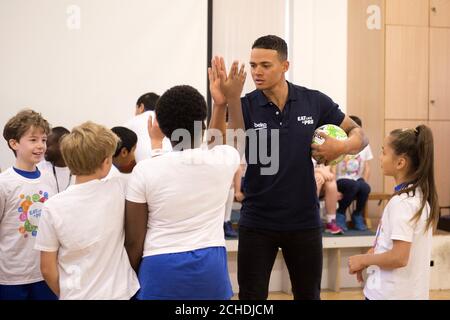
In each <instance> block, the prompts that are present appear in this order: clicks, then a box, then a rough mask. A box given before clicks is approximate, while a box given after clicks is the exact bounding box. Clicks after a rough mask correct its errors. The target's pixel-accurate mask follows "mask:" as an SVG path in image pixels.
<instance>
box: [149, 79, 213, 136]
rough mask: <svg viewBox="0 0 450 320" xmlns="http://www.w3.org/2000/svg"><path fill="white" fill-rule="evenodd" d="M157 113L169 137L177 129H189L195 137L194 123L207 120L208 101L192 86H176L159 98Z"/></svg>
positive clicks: (159, 121) (164, 131)
mask: <svg viewBox="0 0 450 320" xmlns="http://www.w3.org/2000/svg"><path fill="white" fill-rule="evenodd" d="M155 113H156V119H157V120H158V124H159V127H160V129H161V132H162V133H163V134H164V135H165V136H166V137H168V138H169V139H170V138H171V137H172V133H173V132H174V131H175V130H177V129H186V130H188V131H189V133H190V134H191V138H192V139H195V137H194V134H195V132H194V123H195V121H201V122H202V124H203V121H205V119H206V101H205V98H204V97H203V96H202V95H201V94H200V92H198V91H197V89H195V88H193V87H191V86H186V85H184V86H175V87H173V88H171V89H169V90H167V91H166V92H165V93H164V94H163V95H162V96H161V97H160V98H159V100H158V103H157V104H156V110H155ZM202 128H203V125H202ZM192 142H194V141H192Z"/></svg>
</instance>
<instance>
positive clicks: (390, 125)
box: [373, 120, 429, 193]
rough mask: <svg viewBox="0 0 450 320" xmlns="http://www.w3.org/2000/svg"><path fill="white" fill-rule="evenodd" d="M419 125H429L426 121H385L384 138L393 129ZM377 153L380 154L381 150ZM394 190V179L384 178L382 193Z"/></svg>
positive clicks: (412, 127) (411, 127) (410, 127)
mask: <svg viewBox="0 0 450 320" xmlns="http://www.w3.org/2000/svg"><path fill="white" fill-rule="evenodd" d="M421 124H424V125H427V126H428V125H429V124H428V121H403V120H387V121H386V122H385V126H384V132H385V136H388V135H389V133H391V131H393V130H395V129H414V128H416V127H417V126H419V125H421ZM379 152H381V150H380V151H379ZM373 154H374V155H375V150H373ZM378 154H379V153H378ZM374 162H375V161H374ZM378 164H380V161H378ZM394 188H395V181H394V178H393V177H384V192H386V193H393V192H394Z"/></svg>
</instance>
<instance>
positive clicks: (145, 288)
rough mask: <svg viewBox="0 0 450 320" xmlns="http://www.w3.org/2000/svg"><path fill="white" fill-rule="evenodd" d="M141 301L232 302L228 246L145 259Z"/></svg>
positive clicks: (140, 280)
mask: <svg viewBox="0 0 450 320" xmlns="http://www.w3.org/2000/svg"><path fill="white" fill-rule="evenodd" d="M138 277H139V283H140V285H141V289H140V290H139V291H138V293H137V296H136V297H137V299H138V300H228V299H230V298H231V297H232V296H233V290H232V289H231V282H230V277H229V275H228V267H227V252H226V249H225V248H224V247H213V248H206V249H199V250H194V251H188V252H180V253H171V254H161V255H155V256H148V257H144V259H143V260H142V262H141V265H140V267H139V272H138Z"/></svg>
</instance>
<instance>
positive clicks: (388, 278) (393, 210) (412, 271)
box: [364, 189, 433, 300]
mask: <svg viewBox="0 0 450 320" xmlns="http://www.w3.org/2000/svg"><path fill="white" fill-rule="evenodd" d="M421 197H422V195H421V192H420V190H419V189H417V190H416V195H415V196H414V197H408V195H406V194H401V195H400V196H394V197H393V198H392V199H391V200H390V201H389V203H388V204H387V205H386V208H385V209H384V213H383V217H382V219H381V222H380V226H379V227H378V228H379V229H378V232H377V234H379V235H378V237H377V242H376V246H375V253H376V254H379V253H384V252H387V251H389V250H391V249H392V248H393V244H394V243H393V241H394V240H401V241H406V242H410V243H411V251H410V255H409V261H408V264H407V266H406V267H404V268H398V269H394V270H384V269H380V268H378V267H370V268H369V269H368V271H367V272H368V273H370V276H369V277H368V279H367V282H366V285H365V288H364V294H365V296H366V297H367V298H368V299H369V300H405V299H407V300H416V299H417V300H425V299H428V298H429V288H430V259H431V246H432V238H433V235H432V228H430V229H428V230H427V231H426V232H424V230H425V226H426V220H427V218H428V216H429V214H430V207H429V205H428V203H427V205H426V207H425V208H424V210H423V211H422V216H421V218H420V220H419V221H418V222H417V224H415V223H413V222H411V221H410V220H411V218H412V217H413V216H414V215H415V214H416V212H417V211H418V210H419V208H420V202H421Z"/></svg>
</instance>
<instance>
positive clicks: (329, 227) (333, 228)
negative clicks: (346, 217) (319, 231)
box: [325, 220, 344, 234]
mask: <svg viewBox="0 0 450 320" xmlns="http://www.w3.org/2000/svg"><path fill="white" fill-rule="evenodd" d="M325 232H326V233H331V234H344V231H343V230H342V229H341V228H340V227H339V226H338V225H337V224H336V220H332V221H331V222H328V223H327V224H326V225H325Z"/></svg>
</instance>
